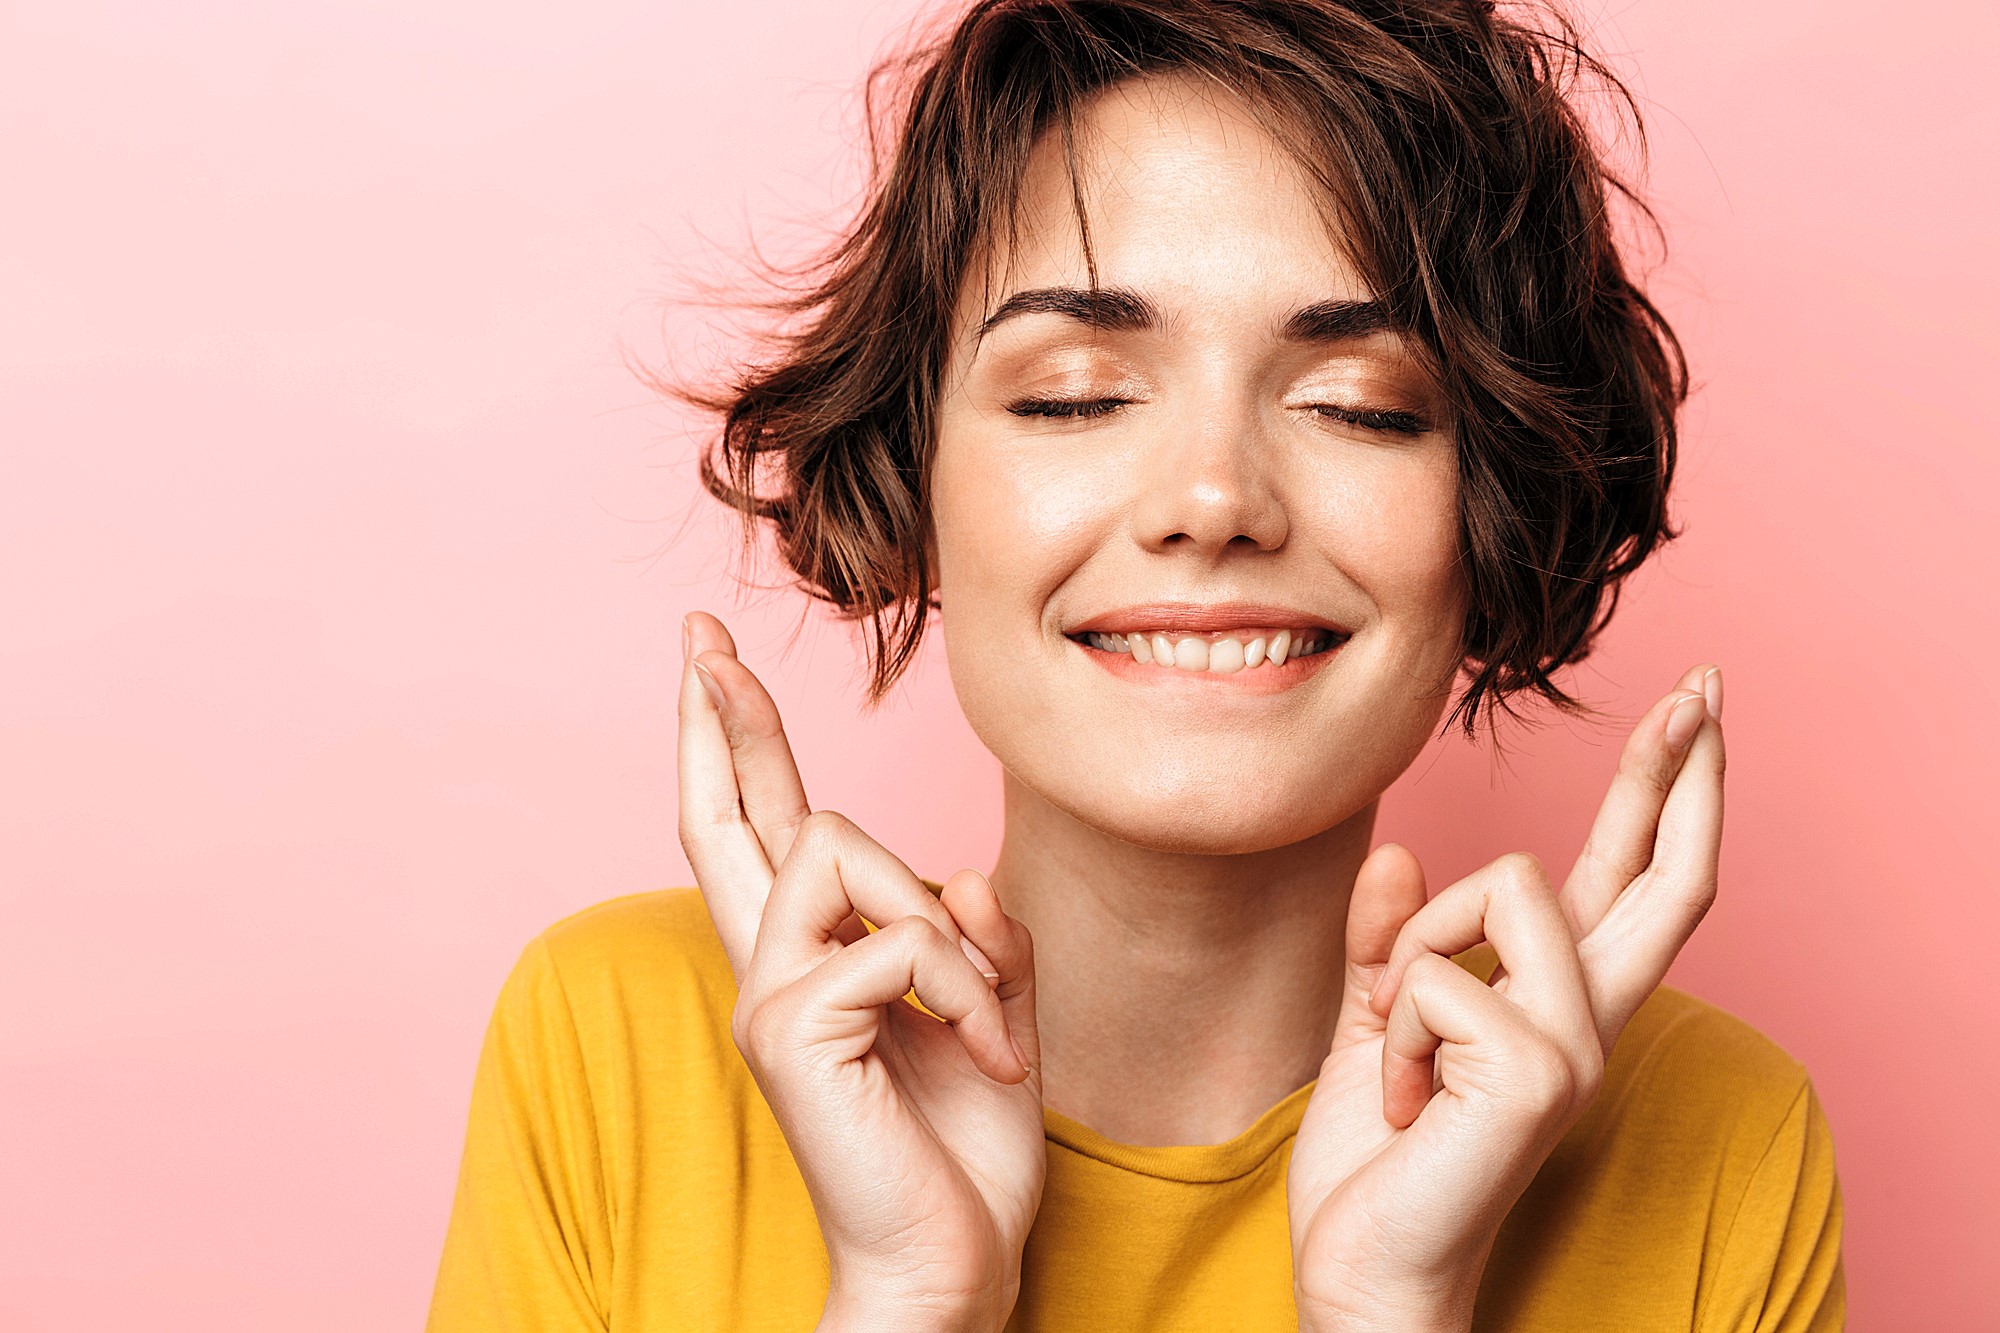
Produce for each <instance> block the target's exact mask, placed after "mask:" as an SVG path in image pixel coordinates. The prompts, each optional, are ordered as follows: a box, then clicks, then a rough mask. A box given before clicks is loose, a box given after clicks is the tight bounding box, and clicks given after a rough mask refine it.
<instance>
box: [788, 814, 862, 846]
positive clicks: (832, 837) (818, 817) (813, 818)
mask: <svg viewBox="0 0 2000 1333" xmlns="http://www.w3.org/2000/svg"><path fill="white" fill-rule="evenodd" d="M852 827H853V824H852V823H851V822H850V821H849V820H848V818H847V816H845V815H843V814H840V813H838V812H837V811H833V810H815V811H813V812H812V813H811V814H808V815H807V816H806V817H805V818H804V819H802V820H800V821H799V832H798V837H797V838H796V839H795V840H794V841H793V844H792V845H793V850H794V851H805V852H806V853H808V854H809V855H817V856H824V855H826V854H828V853H830V852H831V851H832V850H833V848H834V847H835V846H836V845H838V844H839V843H840V841H841V840H842V839H843V838H845V837H846V836H847V830H848V829H850V828H852Z"/></svg>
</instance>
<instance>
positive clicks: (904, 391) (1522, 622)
mask: <svg viewBox="0 0 2000 1333" xmlns="http://www.w3.org/2000/svg"><path fill="white" fill-rule="evenodd" d="M1162 73H1182V74H1192V75H1194V76H1197V77H1201V78H1205V79H1208V80H1210V81H1213V82H1215V83H1217V84H1219V85H1221V86H1222V87H1224V88H1226V89H1228V90H1229V91H1231V92H1233V93H1235V94H1236V95H1238V96H1239V97H1241V98H1242V99H1243V100H1244V101H1245V102H1246V103H1247V104H1249V105H1250V106H1251V107H1252V108H1253V109H1254V110H1255V111H1256V113H1257V114H1258V115H1259V116H1260V118H1261V119H1262V120H1263V121H1264V122H1265V123H1266V124H1267V125H1268V126H1269V128H1270V129H1271V131H1272V132H1273V133H1274V134H1275V135H1276V136H1277V137H1278V138H1279V140H1280V141H1281V142H1282V143H1283V144H1284V145H1285V146H1286V148H1287V149H1288V150H1289V151H1291V152H1292V153H1293V154H1294V155H1296V156H1297V158H1298V159H1299V161H1300V162H1301V164H1302V165H1303V166H1304V167H1305V169H1306V170H1307V171H1308V172H1309V173H1310V174H1311V176H1312V178H1313V179H1314V180H1315V182H1316V183H1317V184H1318V185H1319V186H1321V187H1322V188H1323V189H1324V191H1325V193H1326V198H1327V200H1328V203H1329V205H1330V206H1331V208H1332V210H1333V216H1335V217H1337V218H1338V220H1339V221H1340V223H1341V226H1342V229H1343V231H1344V234H1345V237H1346V243H1347V244H1348V245H1349V247H1350V248H1351V251H1352V258H1353V260H1354V262H1355V263H1356V264H1357V265H1358V266H1359V267H1360V270H1361V273H1362V275H1363V277H1364V278H1365V279H1366V280H1367V281H1368V282H1369V283H1370V285H1371V286H1372V287H1373V289H1374V292H1375V295H1376V297H1377V299H1379V300H1380V301H1382V303H1383V304H1384V305H1385V306H1386V307H1387V309H1388V311H1389V314H1390V317H1391V319H1392V321H1393V322H1394V324H1395V326H1396V327H1397V329H1398V330H1399V331H1401V332H1403V333H1404V334H1406V335H1407V336H1408V337H1409V340H1410V341H1411V343H1412V345H1413V346H1414V347H1415V348H1416V349H1417V351H1418V354H1419V355H1420V356H1422V357H1423V358H1424V360H1425V362H1426V368H1427V369H1428V370H1429V371H1430V373H1431V374H1432V375H1433V377H1434V378H1435V380H1436V381H1437V383H1438V385H1439V387H1440V389H1441V390H1442V391H1443V393H1444V394H1445V396H1446V399H1447V401H1448V402H1449V403H1450V405H1451V410H1452V416H1453V417H1454V419H1455V421H1456V423H1457V449H1458V459H1459V475H1460V479H1461V480H1460V501H1459V505H1460V517H1461V529H1462V535H1463V550H1464V552H1465V558H1466V562H1467V569H1468V577H1469V589H1470V601H1469V610H1468V614H1467V619H1466V623H1465V627H1464V638H1463V653H1464V657H1463V666H1462V672H1463V674H1464V675H1465V676H1467V677H1468V681H1469V683H1468V684H1467V687H1466V689H1465V692H1464V693H1463V695H1462V696H1461V697H1460V699H1459V701H1458V703H1457V706H1456V707H1455V708H1454V709H1453V711H1452V713H1451V715H1450V716H1449V717H1447V718H1446V721H1445V728H1446V729H1448V728H1449V727H1450V726H1451V724H1452V722H1453V721H1454V720H1458V719H1462V720H1463V723H1464V727H1465V731H1466V733H1467V734H1468V735H1473V734H1476V723H1477V720H1478V717H1479V714H1480V710H1481V706H1482V704H1484V705H1485V706H1486V709H1487V713H1488V716H1489V718H1490V717H1491V715H1492V712H1493V709H1494V707H1495V706H1496V705H1497V706H1500V707H1508V705H1507V700H1508V699H1509V697H1510V696H1512V695H1513V694H1515V693H1517V692H1520V691H1524V690H1532V691H1534V692H1535V693H1537V694H1539V695H1540V696H1541V697H1543V698H1544V699H1546V700H1548V701H1549V702H1551V703H1553V704H1555V705H1556V706H1557V707H1559V708H1562V709H1565V710H1568V711H1572V712H1579V711H1587V709H1586V707H1585V705H1583V704H1582V702H1581V701H1580V700H1577V699H1575V698H1573V697H1572V696H1570V695H1569V694H1568V693H1566V692H1565V691H1564V690H1563V689H1561V688H1560V687H1559V686H1558V685H1557V684H1556V683H1555V681H1554V680H1553V679H1552V678H1551V673H1552V672H1554V671H1555V670H1556V669H1557V668H1559V667H1562V666H1564V665H1567V664H1569V663H1573V662H1577V661H1580V660H1581V659H1582V658H1583V657H1584V656H1585V655H1586V654H1587V653H1588V652H1589V650H1590V647H1591V645H1592V642H1593V641H1594V639H1595V638H1596V636H1597V634H1598V632H1599V631H1600V630H1602V629H1603V627H1604V625H1605V624H1606V623H1607V622H1608V621H1609V620H1610V618H1611V614H1612V612H1613V611H1614V610H1615V609H1616V606H1617V601H1618V590H1619V586H1620V583H1621V581H1622V580H1623V579H1624V578H1625V576H1626V575H1628V574H1630V573H1631V572H1632V571H1633V570H1634V569H1636V568H1637V567H1638V566H1639V565H1640V564H1641V562H1643V561H1644V560H1645V559H1646V557H1647V556H1648V555H1649V554H1650V553H1651V552H1652V551H1653V550H1654V549H1655V548H1656V547H1657V546H1659V545H1660V544H1662V543H1663V542H1665V541H1668V540H1671V539H1672V538H1674V537H1675V536H1677V535H1678V533H1677V532H1676V531H1675V530H1674V528H1673V527H1672V526H1671V525H1670V522H1669V520H1668V516H1667V512H1666V501H1667V492H1668V488H1669V485H1670V483H1671V481H1672V478H1673V472H1674V454H1675V417H1676V414H1677V412H1678V410H1679V408H1680V406H1681V404H1682V402H1683V401H1684V400H1685V398H1686V395H1687V365H1686V360H1685V358H1684V356H1683V354H1682V351H1681V348H1680V345H1679V343H1678V341H1677V340H1676V338H1675V337H1674V334H1673V331H1672V330H1671V329H1670V328H1669V327H1668V326H1667V323H1666V321H1665V320H1664V319H1663V318H1662V316H1661V314H1660V312H1659V311H1658V309H1656V308H1655V306H1654V305H1653V304H1652V302H1651V301H1649V300H1648V298H1647V297H1646V296H1645V294H1644V293H1643V292H1641V291H1640V289H1639V287H1638V286H1637V285H1636V284H1635V282H1634V281H1633V279H1632V278H1631V277H1630V276H1629V275H1628V272H1627V267H1626V264H1625V263H1624V261H1623V259H1622V257H1621V254H1620V249H1619V246H1618V244H1617V237H1616V231H1617V227H1618V219H1617V216H1616V215H1615V213H1614V209H1613V205H1614V203H1617V202H1618V201H1621V200H1622V201H1623V202H1624V203H1625V204H1628V205H1630V209H1629V210H1628V214H1627V216H1629V217H1631V218H1634V219H1637V220H1639V221H1641V222H1643V223H1644V224H1646V225H1647V226H1649V227H1650V228H1651V229H1652V232H1653V234H1654V235H1655V236H1657V235H1658V230H1659V229H1658V226H1657V224H1656V223H1655V222H1654V219H1653V216H1652V214H1651V213H1650V212H1649V211H1648V210H1647V208H1646V206H1645V203H1644V201H1643V200H1641V199H1640V198H1639V197H1638V196H1637V194H1636V193H1635V192H1634V190H1633V189H1632V188H1631V187H1630V186H1629V185H1628V184H1627V183H1626V182H1625V181H1624V180H1623V179H1621V177H1620V176H1619V175H1618V174H1617V173H1616V172H1614V171H1613V170H1612V169H1611V167H1610V165H1609V164H1608V163H1607V161H1606V158H1605V155H1604V153H1603V151H1602V150H1601V149H1600V147H1599V145H1598V143H1597V141H1596V139H1595V138H1594V136H1593V134H1592V133H1591V131H1590V128H1589V127H1588V126H1587V125H1586V123H1585V121H1584V118H1583V116H1582V115H1581V113H1580V111H1579V109H1578V102H1579V100H1580V98H1579V96H1578V93H1579V92H1580V91H1592V92H1608V93H1609V94H1610V95H1611V96H1610V99H1609V104H1610V105H1612V106H1613V107H1614V108H1615V109H1616V110H1618V111H1619V112H1621V113H1622V119H1623V120H1627V121H1629V124H1630V126H1631V128H1632V130H1633V132H1634V134H1635V136H1636V139H1637V142H1638V144H1639V145H1640V146H1641V148H1643V143H1644V137H1643V125H1642V122H1641V118H1640V115H1639V112H1638V109H1637V106H1636V105H1635V103H1634V102H1633V100H1632V98H1631V95H1630V94H1629V92H1628V91H1627V90H1626V89H1625V88H1624V86H1623V85H1622V84H1621V83H1620V82H1619V80H1618V79H1617V78H1616V77H1615V76H1614V75H1612V74H1611V72H1610V71H1609V70H1608V69H1606V68H1605V67H1604V66H1603V65H1602V64H1601V63H1600V62H1599V61H1597V60H1596V59H1595V58H1594V57H1592V56H1591V55H1590V54H1589V53H1588V52H1587V51H1585V49H1584V47H1583V45H1582V42H1581V41H1580V40H1579V38H1578V36H1577V33H1576V30H1575V28H1574V26H1573V25H1572V24H1571V23H1570V22H1569V21H1568V20H1567V19H1566V18H1565V17H1564V16H1563V15H1562V14H1561V12H1560V11H1557V10H1553V9H1548V8H1539V7H1538V8H1535V9H1532V10H1523V9H1521V8H1519V7H1517V6H1503V7H1501V8H1500V9H1498V10H1496V9H1495V8H1494V7H1493V6H1492V5H1491V4H1490V3H1479V0H978V2H977V3H974V4H972V5H971V7H970V8H969V9H967V10H965V11H964V12H963V14H962V15H960V16H958V17H957V18H956V20H955V21H954V22H952V23H950V25H949V26H948V27H947V28H946V29H945V30H944V32H943V34H942V35H941V36H936V37H933V38H931V39H929V40H924V41H921V42H919V43H918V44H916V45H914V46H912V47H911V48H909V49H907V50H905V51H904V52H902V53H900V54H897V55H893V56H891V57H889V58H887V59H885V60H883V61H882V62H881V63H880V64H879V65H877V66H876V68H875V70H874V71H873V73H872V74H871V75H870V77H869V80H868V83H867V96H866V113H867V119H868V126H869V136H870V147H871V150H872V157H871V168H872V169H871V175H870V177H869V184H868V188H867V191H866V194H865V196H864V201H865V202H864V206H863V207H862V208H861V209H860V211H859V213H858V216H857V218H856V220H855V222H854V223H853V225H852V226H851V227H849V228H848V229H847V230H845V231H844V232H843V233H842V234H841V235H840V236H839V237H838V239H837V240H836V241H835V243H834V244H833V245H832V246H831V247H830V248H829V249H827V250H826V251H825V253H824V254H823V255H822V256H821V257H820V258H819V259H818V260H817V261H816V262H815V263H814V264H812V265H811V266H809V267H808V268H806V269H803V270H798V271H796V272H795V273H794V277H797V278H802V279H804V281H802V282H801V283H799V284H798V285H797V286H796V287H795V288H793V289H791V290H789V291H787V292H785V294H784V295H781V296H780V297H779V298H777V299H776V300H774V301H771V302H769V303H768V307H769V308H770V309H772V310H773V311H775V312H776V313H778V314H780V315H782V316H784V317H786V321H787V326H786V331H784V332H783V333H782V334H774V335H772V339H773V340H772V343H771V351H770V355H769V356H767V357H764V358H761V359H758V360H756V361H755V362H754V364H750V365H748V366H747V367H746V368H745V369H744V370H743V371H742V373H740V374H739V375H737V376H736V377H735V379H734V381H733V383H731V384H730V385H729V386H728V387H727V388H726V389H721V390H688V389H678V390H676V393H677V396H679V397H681V398H682V399H683V400H685V401H689V402H692V403H694V404H696V405H698V406H700V407H702V408H705V409H708V410H710V411H712V412H714V413H717V414H719V416H720V417H721V431H720V435H719V438H717V439H715V440H714V441H713V442H712V444H711V445H710V446H709V447H708V448H706V449H705V450H704V451H703V454H702V457H701V479H702V482H703V485H704V486H705V487H706V488H707V490H708V491H709V492H710V493H711V494H713V495H714V496H716V497H717V498H719V499H721V500H724V501H725V502H727V503H729V504H730V505H732V506H734V507H735V508H736V509H737V510H738V511H740V513H741V514H742V516H743V518H744V523H745V539H746V542H750V541H752V540H753V539H754V534H755V531H756V529H757V525H758V524H759V522H765V523H768V524H769V525H770V527H771V529H772V530H773V532H774V535H775V537H776V540H777V549H778V552H779V554H780V555H781V557H782V559H783V560H784V562H785V564H786V565H787V567H788V568H789V570H790V571H791V572H792V574H793V575H795V576H796V578H797V581H798V582H799V584H801V585H802V586H803V587H804V588H805V589H806V590H807V591H808V592H810V593H811V594H812V595H813V596H814V597H816V598H818V599H820V600H822V601H825V602H827V603H830V604H831V605H832V606H833V607H835V608H836V609H837V610H838V612H839V613H840V614H841V615H842V616H844V617H846V618H849V619H852V620H857V621H866V622H867V623H868V627H869V629H870V631H871V633H870V636H869V644H868V649H869V664H870V670H871V680H870V684H869V690H868V699H869V702H871V703H873V702H876V701H879V700H880V698H881V697H882V696H883V695H884V694H885V693H886V692H887V691H888V689H889V687H890V686H891V685H892V684H894V682H895V680H896V679H897V677H898V676H900V675H901V673H902V672H903V671H904V670H905V669H906V668H907V667H908V665H909V664H910V661H911V659H912V657H913V656H914V654H915V652H916V649H917V646H918V644H919V642H920V640H921V638H922V635H923V632H924V628H925V623H926V620H927V617H928V613H929V612H930V610H931V609H932V607H933V601H932V590H933V586H934V578H935V575H934V571H933V570H932V569H931V567H930V559H931V557H930V554H929V552H930V543H929V541H928V538H929V533H930V529H929V524H930V521H931V518H930V469H931V459H932V455H933V448H934V442H935V423H936V411H937V405H938V401H939V393H940V385H939V381H940V379H941V377H942V374H943V371H944V367H945V361H946V357H947V352H948V348H949V339H950V332H951V328H950V320H951V315H952V312H953V310H954V308H955V305H956V302H957V298H958V293H959V288H960V284H961V282H962V281H963V280H964V278H965V275H966V271H967V268H968V265H969V263H970V262H971V260H972V257H973V256H974V255H975V254H976V253H977V252H978V251H979V250H980V247H981V246H982V244H983V243H984V242H986V241H988V240H990V239H992V238H993V237H994V236H996V235H997V228H998V227H999V226H1000V225H1001V224H1002V223H1004V224H1005V225H1006V227H1007V228H1008V229H1009V234H1012V229H1013V227H1014V226H1015V204H1016V200H1017V197H1018V190H1019V184H1020V181H1021V179H1022V175H1023V171H1024V167H1025V165H1026V163H1027V161H1028V158H1029V154H1030V152H1031V151H1032V149H1033V148H1034V147H1035V145H1036V144H1037V143H1038V142H1039V141H1040V139H1041V136H1042V135H1043V134H1044V133H1045V132H1048V131H1051V130H1053V131H1055V132H1057V133H1059V134H1060V135H1061V136H1062V138H1061V142H1062V143H1063V145H1064V146H1065V149H1066V151H1068V152H1070V153H1071V154H1072V155H1073V154H1074V152H1075V138H1074V129H1075V123H1076V117H1077V115H1078V111H1079V107H1080V106H1081V104H1082V103H1083V102H1084V101H1085V100H1086V99H1087V98H1089V97H1090V96H1092V95H1093V94H1094V93H1097V92H1100V91H1102V90H1103V89H1105V88H1107V87H1108V86H1110V85H1112V84H1114V83H1117V82H1119V81H1121V80H1124V79H1129V78H1133V77H1137V76H1142V75H1148V74H1162ZM885 91H886V92H887V93H888V94H889V95H888V96H886V97H885V96H884V93H885ZM1072 161H1073V157H1072ZM1074 179H1075V173H1074V172H1072V180H1074ZM1077 216H1078V218H1079V220H1080V221H1082V220H1083V208H1082V200H1081V198H1078V200H1077ZM1084 244H1085V248H1086V253H1087V254H1088V250H1089V233H1088V227H1087V224H1086V225H1085V227H1084ZM1090 280H1091V282H1092V284H1093V285H1094V284H1095V283H1096V281H1097V274H1096V266H1095V262H1094V260H1092V261H1091V264H1090ZM773 473H775V476H773V475H772V474H773ZM1508 711H1510V712H1511V711H1513V710H1512V709H1511V708H1508Z"/></svg>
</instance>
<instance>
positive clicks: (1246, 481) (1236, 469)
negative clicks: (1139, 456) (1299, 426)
mask: <svg viewBox="0 0 2000 1333" xmlns="http://www.w3.org/2000/svg"><path fill="white" fill-rule="evenodd" d="M1258 418H1259V414H1258V412H1257V411H1256V409H1255V406H1254V404H1252V403H1250V402H1247V401H1242V400H1237V399H1235V397H1234V396H1233V395H1231V396H1229V397H1228V398H1225V396H1224V395H1220V394H1217V395H1213V396H1210V397H1208V398H1206V399H1204V401H1202V402H1200V403H1198V404H1191V405H1190V407H1189V410H1188V411H1187V412H1185V413H1183V414H1180V415H1179V417H1178V418H1177V419H1176V420H1175V422H1174V423H1173V425H1172V426H1169V427H1167V429H1166V431H1165V432H1164V433H1163V436H1162V437H1161V438H1157V439H1155V440H1152V441H1150V442H1149V443H1148V444H1147V447H1146V449H1145V453H1144V461H1143V462H1142V464H1141V472H1142V475H1141V477H1140V495H1139V503H1138V505H1137V506H1136V508H1135V511H1134V532H1133V535H1134V536H1135V537H1136V538H1137V539H1138V541H1139V543H1140V544H1141V545H1142V546H1144V547H1145V548H1146V549H1147V550H1151V551H1170V550H1173V549H1174V548H1176V547H1181V548H1186V549H1190V550H1195V551H1201V552H1206V553H1209V554H1213V555H1220V554H1222V553H1223V552H1225V551H1228V550H1232V549H1240V550H1260V551H1269V550H1275V549H1277V548H1278V547H1279V546H1281V545H1283V544H1284V541H1285V538H1286V536H1287V534H1288V532H1289V530H1290V524H1289V520H1288V519H1287V516H1286V512H1285V504H1284V501H1283V498H1282V496H1281V495H1280V493H1279V488H1278V477H1277V475H1276V471H1277V467H1278V463H1279V461H1280V460H1278V459H1277V458H1276V457H1275V456H1274V449H1273V445H1274V441H1273V440H1271V438H1270V436H1269V434H1268V433H1267V428H1266V426H1265V425H1264V424H1263V423H1262V422H1260V420H1259V419H1258ZM1162 424H1163V425H1165V424H1166V423H1162Z"/></svg>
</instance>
